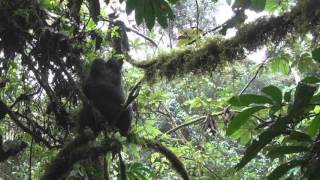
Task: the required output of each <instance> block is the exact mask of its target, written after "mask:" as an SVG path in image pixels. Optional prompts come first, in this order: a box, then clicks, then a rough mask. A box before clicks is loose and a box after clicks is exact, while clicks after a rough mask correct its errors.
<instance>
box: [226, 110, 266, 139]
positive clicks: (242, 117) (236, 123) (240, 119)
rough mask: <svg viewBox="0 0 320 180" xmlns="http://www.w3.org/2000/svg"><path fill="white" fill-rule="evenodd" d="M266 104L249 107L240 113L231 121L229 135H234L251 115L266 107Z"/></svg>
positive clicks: (228, 129)
mask: <svg viewBox="0 0 320 180" xmlns="http://www.w3.org/2000/svg"><path fill="white" fill-rule="evenodd" d="M265 108H266V107H265V106H255V107H251V108H247V109H245V110H243V111H241V112H240V113H238V114H237V115H236V116H235V117H234V118H233V119H232V120H231V122H230V124H229V126H228V128H227V135H228V136H230V135H232V134H233V133H234V132H235V131H237V130H238V129H239V128H240V127H241V126H242V125H243V124H245V123H246V122H247V120H248V119H249V117H250V116H251V115H252V114H254V113H256V112H258V111H260V110H262V109H265Z"/></svg>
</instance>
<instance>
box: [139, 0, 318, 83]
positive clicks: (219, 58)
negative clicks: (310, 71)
mask: <svg viewBox="0 0 320 180" xmlns="http://www.w3.org/2000/svg"><path fill="white" fill-rule="evenodd" d="M319 6H320V1H316V0H305V1H299V2H298V3H297V5H296V6H295V7H294V8H293V9H292V10H291V11H290V12H287V13H284V14H283V15H281V16H278V17H262V18H259V19H258V20H256V21H254V22H252V23H250V24H245V25H243V26H242V27H241V28H240V29H239V30H238V32H237V34H236V36H235V37H233V38H231V39H223V38H219V37H218V38H212V39H211V40H208V41H207V42H206V43H205V44H204V45H202V46H201V47H195V46H189V47H187V48H186V49H183V50H178V51H173V52H171V53H169V54H162V55H159V56H158V57H156V58H153V59H151V60H147V61H143V62H140V63H135V64H134V65H135V66H137V67H140V68H143V69H144V70H145V73H146V78H147V80H148V81H149V82H154V81H155V80H156V79H157V78H166V79H168V80H170V79H172V78H174V77H177V76H181V75H184V74H187V73H190V72H192V73H204V72H210V71H213V70H215V69H216V68H217V66H218V65H223V64H224V63H226V62H233V61H235V60H240V59H244V58H245V57H246V52H252V51H255V50H256V49H257V48H259V47H261V46H263V45H265V44H267V43H269V42H271V43H274V44H278V43H280V42H282V41H286V40H291V39H292V38H294V37H296V36H298V35H304V34H306V33H308V32H311V33H313V34H317V33H319V32H318V29H319V28H320V27H319V24H320V10H319V8H317V7H319Z"/></svg>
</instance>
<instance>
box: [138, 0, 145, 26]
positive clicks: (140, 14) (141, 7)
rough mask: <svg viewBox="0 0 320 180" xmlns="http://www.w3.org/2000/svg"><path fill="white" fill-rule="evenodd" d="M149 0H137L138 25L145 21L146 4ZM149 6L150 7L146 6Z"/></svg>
mask: <svg viewBox="0 0 320 180" xmlns="http://www.w3.org/2000/svg"><path fill="white" fill-rule="evenodd" d="M146 1H147V0H136V10H135V19H136V23H137V25H140V24H141V23H142V22H143V18H144V16H145V11H144V9H145V4H146ZM146 8H148V7H146Z"/></svg>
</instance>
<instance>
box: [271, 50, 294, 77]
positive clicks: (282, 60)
mask: <svg viewBox="0 0 320 180" xmlns="http://www.w3.org/2000/svg"><path fill="white" fill-rule="evenodd" d="M290 59H291V58H290V55H288V54H281V55H279V56H277V57H275V58H273V59H272V60H271V61H270V62H271V70H272V71H273V72H280V73H283V74H286V75H287V74H289V70H290Z"/></svg>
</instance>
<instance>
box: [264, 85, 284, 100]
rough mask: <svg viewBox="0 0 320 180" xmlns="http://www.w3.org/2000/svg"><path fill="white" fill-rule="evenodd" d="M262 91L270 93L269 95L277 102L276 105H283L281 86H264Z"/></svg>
mask: <svg viewBox="0 0 320 180" xmlns="http://www.w3.org/2000/svg"><path fill="white" fill-rule="evenodd" d="M262 92H263V93H264V94H266V95H268V96H269V97H271V99H272V100H273V101H275V102H276V104H275V105H281V102H282V92H281V90H280V89H279V88H277V87H276V86H273V85H270V86H267V87H265V88H263V89H262Z"/></svg>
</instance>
